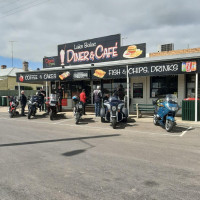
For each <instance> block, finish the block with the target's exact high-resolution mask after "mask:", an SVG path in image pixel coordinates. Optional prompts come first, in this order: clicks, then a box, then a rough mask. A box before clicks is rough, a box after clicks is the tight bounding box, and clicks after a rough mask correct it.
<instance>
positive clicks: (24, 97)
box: [20, 90, 27, 116]
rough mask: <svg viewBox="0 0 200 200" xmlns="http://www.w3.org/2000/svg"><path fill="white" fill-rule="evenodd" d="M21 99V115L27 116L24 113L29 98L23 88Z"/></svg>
mask: <svg viewBox="0 0 200 200" xmlns="http://www.w3.org/2000/svg"><path fill="white" fill-rule="evenodd" d="M20 101H21V115H22V116H26V115H25V114H24V109H25V107H26V103H27V98H26V96H25V94H24V91H23V90H22V91H21V97H20Z"/></svg>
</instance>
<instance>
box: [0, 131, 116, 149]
mask: <svg viewBox="0 0 200 200" xmlns="http://www.w3.org/2000/svg"><path fill="white" fill-rule="evenodd" d="M115 136H120V134H112V135H97V136H88V137H76V138H64V139H56V140H39V141H31V142H19V143H9V144H0V147H8V146H20V145H29V144H42V143H51V142H64V141H73V140H87V139H95V138H106V137H115Z"/></svg>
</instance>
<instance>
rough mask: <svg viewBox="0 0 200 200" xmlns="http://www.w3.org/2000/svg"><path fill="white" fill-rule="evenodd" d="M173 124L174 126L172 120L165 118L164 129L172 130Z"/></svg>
mask: <svg viewBox="0 0 200 200" xmlns="http://www.w3.org/2000/svg"><path fill="white" fill-rule="evenodd" d="M173 126H174V122H172V121H171V120H166V123H165V130H166V131H167V132H170V131H171V130H172V128H173Z"/></svg>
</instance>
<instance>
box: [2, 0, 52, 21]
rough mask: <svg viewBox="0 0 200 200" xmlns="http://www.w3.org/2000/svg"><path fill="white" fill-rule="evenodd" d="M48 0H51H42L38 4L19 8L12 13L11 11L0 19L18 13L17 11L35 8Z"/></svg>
mask: <svg viewBox="0 0 200 200" xmlns="http://www.w3.org/2000/svg"><path fill="white" fill-rule="evenodd" d="M47 1H50V0H46V1H43V2H40V3H38V4H35V5H32V6H29V7H26V8H24V9H18V11H16V12H12V13H10V14H8V15H4V16H2V17H0V19H3V18H5V17H8V16H10V15H14V14H16V13H18V12H22V11H24V10H28V9H30V8H33V7H36V6H39V5H41V4H44V3H47Z"/></svg>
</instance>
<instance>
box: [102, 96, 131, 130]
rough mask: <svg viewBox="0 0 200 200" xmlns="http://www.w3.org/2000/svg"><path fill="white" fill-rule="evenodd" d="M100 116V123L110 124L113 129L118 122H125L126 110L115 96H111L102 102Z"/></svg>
mask: <svg viewBox="0 0 200 200" xmlns="http://www.w3.org/2000/svg"><path fill="white" fill-rule="evenodd" d="M100 116H101V122H102V123H104V122H106V121H108V122H111V123H112V127H113V129H115V128H116V125H117V123H118V122H121V121H123V122H127V118H128V109H127V108H125V104H124V102H123V101H121V100H119V98H118V97H116V96H112V97H110V98H109V99H108V101H107V100H105V101H104V103H103V107H102V108H101V110H100Z"/></svg>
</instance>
